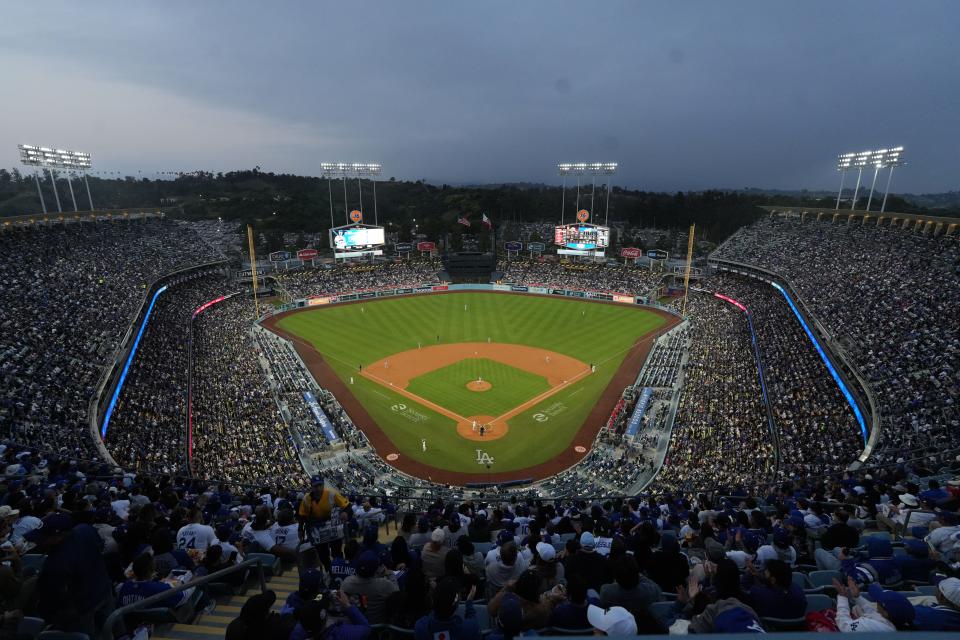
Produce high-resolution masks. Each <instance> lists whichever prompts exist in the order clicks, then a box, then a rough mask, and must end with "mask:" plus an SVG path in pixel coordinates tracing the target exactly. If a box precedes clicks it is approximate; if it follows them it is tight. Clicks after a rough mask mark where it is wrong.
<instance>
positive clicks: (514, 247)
mask: <svg viewBox="0 0 960 640" xmlns="http://www.w3.org/2000/svg"><path fill="white" fill-rule="evenodd" d="M503 248H504V249H506V250H507V251H520V250H521V249H523V243H522V242H518V241H516V240H510V241H508V242H504V243H503Z"/></svg>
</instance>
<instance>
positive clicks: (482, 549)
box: [473, 542, 493, 555]
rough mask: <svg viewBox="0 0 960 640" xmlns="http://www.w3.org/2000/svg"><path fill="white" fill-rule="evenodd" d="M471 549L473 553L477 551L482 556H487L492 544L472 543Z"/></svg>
mask: <svg viewBox="0 0 960 640" xmlns="http://www.w3.org/2000/svg"><path fill="white" fill-rule="evenodd" d="M473 549H474V551H478V552H479V553H481V554H483V555H487V552H488V551H490V549H493V543H492V542H474V543H473Z"/></svg>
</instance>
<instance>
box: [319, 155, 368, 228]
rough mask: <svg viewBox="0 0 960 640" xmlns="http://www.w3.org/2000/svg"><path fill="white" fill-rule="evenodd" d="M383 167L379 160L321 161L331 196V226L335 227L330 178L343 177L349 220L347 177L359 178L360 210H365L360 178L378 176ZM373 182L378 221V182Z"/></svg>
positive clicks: (345, 204)
mask: <svg viewBox="0 0 960 640" xmlns="http://www.w3.org/2000/svg"><path fill="white" fill-rule="evenodd" d="M382 169H383V165H381V164H380V163H379V162H321V163H320V170H321V171H322V172H323V175H324V176H325V177H326V178H327V192H328V195H329V196H330V226H331V227H333V224H334V223H333V190H332V188H331V186H330V179H331V178H332V177H335V176H339V177H340V178H342V179H343V213H344V215H345V216H346V217H347V221H348V222H349V215H350V214H349V213H347V212H348V210H349V206H348V205H347V177H348V176H349V177H356V178H357V191H358V193H359V194H360V210H361V211H363V189H362V187H361V184H360V179H361V178H362V177H364V176H378V175H380V173H381V171H382ZM371 182H373V219H374V223H376V221H377V182H376V180H373V179H372V178H371Z"/></svg>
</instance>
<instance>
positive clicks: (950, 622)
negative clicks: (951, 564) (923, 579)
mask: <svg viewBox="0 0 960 640" xmlns="http://www.w3.org/2000/svg"><path fill="white" fill-rule="evenodd" d="M934 595H935V596H936V598H937V604H936V605H934V606H926V605H921V606H918V607H914V611H915V612H916V614H917V617H916V619H915V620H914V627H916V628H917V630H918V631H960V578H947V579H946V580H941V581H940V582H939V583H938V584H937V589H936V592H935V594H934Z"/></svg>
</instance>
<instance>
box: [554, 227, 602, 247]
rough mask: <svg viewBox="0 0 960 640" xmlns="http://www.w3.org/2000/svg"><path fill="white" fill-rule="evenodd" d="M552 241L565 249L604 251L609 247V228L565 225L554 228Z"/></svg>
mask: <svg viewBox="0 0 960 640" xmlns="http://www.w3.org/2000/svg"><path fill="white" fill-rule="evenodd" d="M553 241H554V244H557V245H559V246H561V247H566V248H567V249H580V250H584V249H604V248H606V247H607V246H609V245H610V227H601V226H598V225H595V224H565V225H561V226H559V227H555V229H554V235H553Z"/></svg>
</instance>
